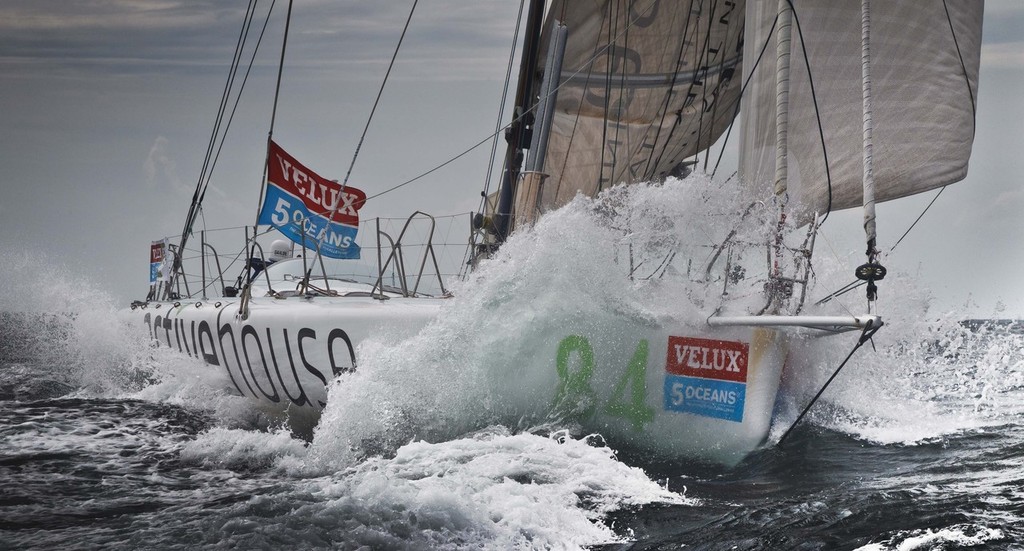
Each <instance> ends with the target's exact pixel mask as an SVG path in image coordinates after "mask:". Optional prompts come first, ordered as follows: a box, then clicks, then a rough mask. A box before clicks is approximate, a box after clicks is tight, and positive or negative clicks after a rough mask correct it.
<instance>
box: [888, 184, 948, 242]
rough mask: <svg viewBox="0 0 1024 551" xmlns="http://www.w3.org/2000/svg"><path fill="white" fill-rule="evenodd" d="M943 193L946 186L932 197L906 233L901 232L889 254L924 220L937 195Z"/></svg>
mask: <svg viewBox="0 0 1024 551" xmlns="http://www.w3.org/2000/svg"><path fill="white" fill-rule="evenodd" d="M943 191H946V186H942V188H940V189H939V192H938V193H936V194H935V197H932V200H931V202H930V203H928V206H927V207H925V208H924V210H923V211H921V214H920V215H918V217H917V220H914V223H913V224H911V225H910V227H909V228H907V231H905V232H903V235H902V236H900V238H899V239H897V240H896V244H895V245H893V246H892V248H890V249H889V252H890V253H891V252H892V251H894V250H895V249H896V245H899V244H900V241H903V238H904V237H906V236H907V234H908V233H910V230H912V229H914V226H916V225H917V223H918V222H920V221H921V218H924V215H925V213H927V212H928V209H930V208H932V205H934V204H935V201H936V200H937V199H938V198H939V195H942V192H943Z"/></svg>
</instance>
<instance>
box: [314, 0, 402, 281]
mask: <svg viewBox="0 0 1024 551" xmlns="http://www.w3.org/2000/svg"><path fill="white" fill-rule="evenodd" d="M417 3H419V0H413V2H412V8H410V9H409V17H407V18H406V19H405V26H404V27H402V34H401V35H400V36H399V37H398V44H396V45H395V52H394V53H393V54H391V62H390V63H388V70H387V71H386V72H385V73H384V80H383V81H381V83H380V88H379V89H378V90H377V98H376V99H374V100H373V107H372V108H371V109H370V115H369V116H368V117H367V118H366V126H364V127H363V133H362V135H360V136H359V143H358V144H356V150H355V152H354V153H353V154H352V162H351V163H349V165H348V171H347V172H345V179H344V180H343V181H342V182H341V190H340V191H344V190H345V188H346V187H347V186H348V178H349V176H351V175H352V167H354V166H355V164H356V158H357V157H358V156H359V150H360V149H361V148H362V147H363V140H364V139H365V138H366V133H367V132H368V131H369V130H370V122H372V121H373V115H374V114H375V113H376V112H377V105H379V104H380V98H381V96H382V95H383V94H384V87H385V86H387V83H388V77H389V76H391V69H392V68H394V66H395V60H396V59H398V52H399V50H401V49H402V42H403V41H404V40H405V33H406V32H407V31H408V30H409V23H410V22H411V21H412V14H413V13H415V12H416V4H417ZM339 193H340V192H339ZM340 202H341V196H340V195H339V196H338V201H336V202H335V204H334V205H332V206H331V215H330V216H329V217H327V225H326V226H324V227H325V228H326V227H330V225H331V224H332V223H333V222H334V216H335V215H336V214H338V203H340ZM364 203H365V201H364ZM321 243H322V237H320V236H318V237H317V247H316V251H315V253H314V255H313V262H311V263H310V266H309V269H308V270H306V275H305V276H304V277H303V278H302V287H303V288H306V287H307V286H308V285H309V278H310V276H311V275H312V274H313V268H314V266H315V265H316V261H317V259H318V258H319V257H320V244H321Z"/></svg>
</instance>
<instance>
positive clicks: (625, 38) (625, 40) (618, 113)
mask: <svg viewBox="0 0 1024 551" xmlns="http://www.w3.org/2000/svg"><path fill="white" fill-rule="evenodd" d="M625 7H626V10H627V11H626V21H629V11H628V9H629V6H628V5H627V6H625ZM616 16H618V13H616ZM629 27H630V25H626V28H625V29H624V31H623V35H622V48H623V49H628V48H629ZM618 93H619V101H618V102H617V104H616V107H615V121H614V122H615V137H614V138H615V141H614V142H612V145H614V146H615V153H616V155H613V156H612V166H611V169H612V171H611V172H612V178H613V179H614V178H615V167H616V165H617V164H618V163H617V161H618V152H619V149H620V148H621V149H623V150H624V151H625V153H626V155H629V156H630V157H632V155H630V152H629V147H630V140H629V137H630V136H629V134H630V132H629V126H630V125H626V126H625V132H626V139H625V142H624V143H623V140H621V139H620V138H619V134H620V133H621V132H622V131H623V126H622V125H621V124H619V123H620V121H621V120H622V115H623V110H624V109H623V108H624V107H626V106H628V105H627V104H625V103H624V102H623V98H624V97H625V95H626V57H625V55H623V56H622V73H621V74H620V75H619V90H618ZM626 169H627V171H628V169H629V162H628V159H627V163H626ZM630 176H632V175H630ZM609 183H611V182H609Z"/></svg>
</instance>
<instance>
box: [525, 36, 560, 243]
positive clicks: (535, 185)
mask: <svg viewBox="0 0 1024 551" xmlns="http://www.w3.org/2000/svg"><path fill="white" fill-rule="evenodd" d="M567 35H568V28H567V27H566V26H565V25H564V24H562V23H561V22H558V21H555V22H554V24H553V26H552V31H551V43H550V44H548V53H547V61H546V62H545V64H544V76H543V77H542V79H541V84H540V97H539V98H538V100H537V109H536V111H535V112H534V113H533V115H534V125H533V129H532V132H530V133H531V134H532V136H531V139H530V150H529V152H528V154H527V156H526V170H524V171H523V172H522V173H520V175H519V179H518V180H516V187H517V189H516V193H515V206H514V207H513V210H514V212H515V218H514V220H513V226H514V227H518V226H520V225H523V224H525V225H533V223H534V222H535V221H536V219H537V217H538V216H539V215H540V207H539V205H540V201H541V196H542V194H543V188H544V181H545V180H546V179H547V177H548V175H547V174H545V173H544V159H545V156H546V155H547V149H548V136H549V135H550V134H551V121H552V119H553V118H554V115H555V100H556V98H557V96H558V86H559V84H560V83H561V75H562V58H563V57H564V56H565V39H566V36H567Z"/></svg>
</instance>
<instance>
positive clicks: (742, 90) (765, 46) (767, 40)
mask: <svg viewBox="0 0 1024 551" xmlns="http://www.w3.org/2000/svg"><path fill="white" fill-rule="evenodd" d="M747 24H749V23H748V22H747V21H744V23H743V25H744V27H746V25H747ZM778 24H779V15H778V14H775V20H774V21H772V28H771V29H768V35H767V37H766V38H765V40H764V44H763V45H762V46H761V53H760V54H758V55H757V61H755V62H754V66H753V67H751V69H750V74H748V75H747V78H746V80H745V81H744V82H743V87H742V88H740V95H739V97H738V98H736V111H735V112H734V113H733V116H732V118H733V121H734V122H735V120H736V114H738V113H739V112H740V103H741V100H742V99H743V94H745V93H746V92H747V86H748V85H749V84H750V81H751V80H753V78H754V71H755V70H756V69H757V67H758V66H759V65H761V59H762V58H763V57H764V52H765V50H767V49H768V45H769V44H771V41H772V34H774V33H775V27H776V26H777V25H778ZM744 30H745V29H744ZM732 126H733V125H732V124H729V130H728V132H726V134H725V142H724V143H722V150H721V151H720V152H719V153H718V161H717V162H716V163H715V169H714V170H713V171H711V177H712V178H714V177H715V173H716V172H718V165H719V163H721V162H722V154H723V153H724V152H725V144H726V143H728V141H729V135H730V134H732Z"/></svg>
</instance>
